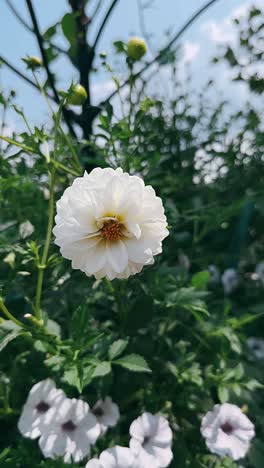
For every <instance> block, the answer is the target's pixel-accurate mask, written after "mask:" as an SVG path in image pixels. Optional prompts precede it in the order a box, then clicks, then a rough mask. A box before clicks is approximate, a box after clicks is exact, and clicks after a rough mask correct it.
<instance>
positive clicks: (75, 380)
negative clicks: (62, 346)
mask: <svg viewBox="0 0 264 468" xmlns="http://www.w3.org/2000/svg"><path fill="white" fill-rule="evenodd" d="M62 380H63V381H64V382H66V383H67V384H68V385H70V386H71V387H76V388H77V390H78V392H79V393H81V392H82V382H81V379H80V375H79V371H78V368H77V366H73V367H71V368H70V369H67V370H66V371H65V372H64V374H63V377H62Z"/></svg>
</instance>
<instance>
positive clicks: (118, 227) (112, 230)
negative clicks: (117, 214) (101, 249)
mask: <svg viewBox="0 0 264 468" xmlns="http://www.w3.org/2000/svg"><path fill="white" fill-rule="evenodd" d="M101 236H102V237H104V238H105V239H107V240H110V241H117V240H119V239H122V237H124V234H123V232H122V224H120V223H119V222H118V221H116V220H114V219H110V220H109V221H106V222H105V223H104V225H103V227H102V228H101Z"/></svg>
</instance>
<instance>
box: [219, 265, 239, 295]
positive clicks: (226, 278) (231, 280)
mask: <svg viewBox="0 0 264 468" xmlns="http://www.w3.org/2000/svg"><path fill="white" fill-rule="evenodd" d="M221 281H222V284H223V288H224V292H225V294H227V295H229V294H231V293H232V292H233V291H235V289H236V288H237V287H238V284H239V279H238V274H237V271H236V270H235V269H234V268H228V269H227V270H225V271H224V273H223V274H222V278H221Z"/></svg>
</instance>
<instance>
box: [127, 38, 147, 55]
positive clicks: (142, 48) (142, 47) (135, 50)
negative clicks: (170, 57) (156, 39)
mask: <svg viewBox="0 0 264 468" xmlns="http://www.w3.org/2000/svg"><path fill="white" fill-rule="evenodd" d="M146 52H147V46H146V43H145V41H144V40H143V39H140V38H139V37H132V38H131V39H130V40H129V41H128V44H127V55H128V57H129V58H130V59H132V60H140V59H141V58H142V57H143V55H145V54H146Z"/></svg>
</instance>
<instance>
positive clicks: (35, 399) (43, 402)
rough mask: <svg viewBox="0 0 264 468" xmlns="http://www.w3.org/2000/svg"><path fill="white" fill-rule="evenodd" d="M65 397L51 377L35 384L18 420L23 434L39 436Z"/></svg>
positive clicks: (34, 437) (31, 437) (33, 436)
mask: <svg viewBox="0 0 264 468" xmlns="http://www.w3.org/2000/svg"><path fill="white" fill-rule="evenodd" d="M65 398H66V396H65V394H64V392H63V391H62V390H58V389H57V388H56V386H55V383H54V382H53V381H52V380H50V379H46V380H42V381H41V382H38V383H37V384H36V385H34V386H33V387H32V388H31V390H30V392H29V395H28V398H27V401H26V403H25V405H24V407H23V411H22V414H21V416H20V418H19V421H18V429H19V431H20V432H21V434H22V435H23V436H24V437H29V438H30V439H36V438H37V437H39V436H40V435H41V434H42V432H43V430H44V429H45V427H46V425H47V424H48V423H49V420H50V418H52V417H54V414H55V413H56V410H57V407H58V405H60V403H61V402H62V400H64V399H65Z"/></svg>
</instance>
